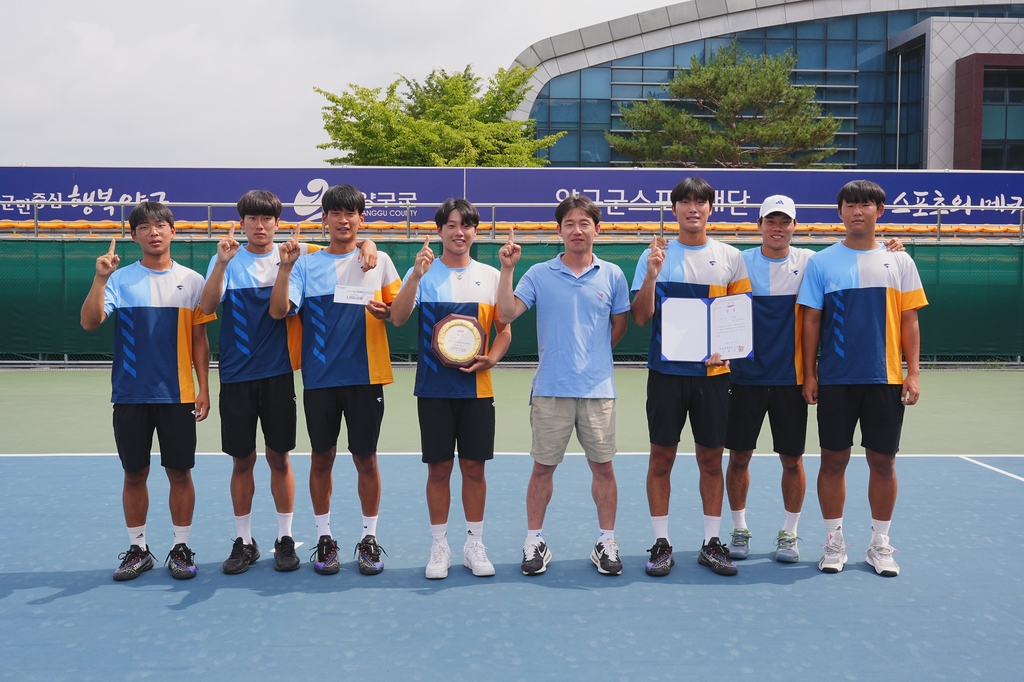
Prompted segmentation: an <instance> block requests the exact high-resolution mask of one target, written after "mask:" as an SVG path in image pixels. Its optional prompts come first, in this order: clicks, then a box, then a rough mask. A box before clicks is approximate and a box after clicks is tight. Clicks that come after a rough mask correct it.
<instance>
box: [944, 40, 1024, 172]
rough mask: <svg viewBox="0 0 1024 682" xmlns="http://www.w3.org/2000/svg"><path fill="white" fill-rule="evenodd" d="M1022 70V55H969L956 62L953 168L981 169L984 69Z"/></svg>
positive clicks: (1023, 63)
mask: <svg viewBox="0 0 1024 682" xmlns="http://www.w3.org/2000/svg"><path fill="white" fill-rule="evenodd" d="M1006 67H1020V68H1024V54H972V55H968V56H966V57H961V58H960V59H958V60H956V105H955V106H956V108H955V114H954V119H953V120H954V123H953V168H956V169H958V170H980V169H981V113H982V94H983V93H982V90H983V87H984V84H985V69H986V68H1006Z"/></svg>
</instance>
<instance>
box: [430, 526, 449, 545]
mask: <svg viewBox="0 0 1024 682" xmlns="http://www.w3.org/2000/svg"><path fill="white" fill-rule="evenodd" d="M447 536H448V524H447V523H438V524H436V525H435V524H433V523H432V524H430V537H432V538H433V539H434V542H437V541H438V540H444V539H445V538H446V537H447ZM445 542H447V540H445Z"/></svg>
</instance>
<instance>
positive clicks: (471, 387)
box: [391, 199, 512, 580]
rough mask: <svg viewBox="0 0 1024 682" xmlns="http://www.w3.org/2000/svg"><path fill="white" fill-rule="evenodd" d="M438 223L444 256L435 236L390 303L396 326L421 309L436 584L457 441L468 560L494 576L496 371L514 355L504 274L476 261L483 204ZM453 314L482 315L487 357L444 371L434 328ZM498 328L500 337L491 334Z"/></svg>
mask: <svg viewBox="0 0 1024 682" xmlns="http://www.w3.org/2000/svg"><path fill="white" fill-rule="evenodd" d="M434 222H435V223H436V224H437V235H438V237H440V238H441V244H442V246H443V248H444V251H443V252H442V254H441V257H440V258H435V257H434V252H433V251H432V250H431V249H430V238H429V237H428V238H427V239H426V240H425V241H424V242H423V248H422V249H420V252H419V253H418V254H417V255H416V262H415V264H414V265H413V266H412V267H411V268H409V271H408V272H407V273H406V275H405V281H404V283H403V284H402V290H401V291H400V292H399V294H398V296H397V297H396V298H395V301H394V303H392V304H391V321H392V322H393V323H394V324H395V326H396V327H397V326H401V325H403V324H405V322H406V321H407V320H408V319H409V316H410V315H411V314H412V311H413V308H416V307H418V308H419V310H420V314H419V331H418V337H419V343H418V345H417V350H418V353H419V359H418V361H417V364H416V388H415V391H414V392H415V394H416V404H417V408H418V411H419V421H420V447H421V449H422V451H423V462H424V463H425V464H426V465H427V510H428V511H429V512H430V535H431V537H432V543H431V548H430V561H429V562H428V563H427V569H426V576H427V578H430V579H432V580H437V579H440V578H446V577H448V569H449V568H450V567H451V557H452V552H451V549H450V548H449V547H448V538H447V535H448V509H449V507H450V506H451V486H450V481H451V476H452V469H453V468H454V467H453V465H454V462H455V447H456V444H458V450H459V470H460V471H461V472H462V507H463V509H464V511H465V513H466V544H465V546H464V547H463V551H462V555H463V561H462V563H463V565H464V566H465V567H466V568H468V569H470V570H471V571H472V572H473V575H476V576H491V575H494V566H493V564H491V562H490V560H489V559H488V558H487V552H486V550H485V548H484V545H483V532H484V504H485V502H486V499H487V480H486V479H485V478H484V465H485V463H486V462H487V461H488V460H490V459H493V458H494V389H493V388H492V386H491V372H490V370H491V368H492V367H494V365H496V364H497V363H498V361H499V360H501V358H502V357H503V356H504V355H505V351H507V350H508V346H509V344H510V343H511V342H512V330H511V329H510V328H509V326H508V325H504V324H501V323H500V322H497V321H496V320H495V319H494V309H495V305H496V304H497V296H498V279H499V277H500V276H501V275H500V273H499V272H498V270H497V269H495V268H493V267H491V266H489V265H484V264H483V263H480V262H478V261H476V260H473V258H472V257H471V256H470V249H471V247H472V246H473V240H474V238H475V237H476V229H477V226H478V225H479V224H480V214H479V212H478V211H477V210H476V207H475V206H473V204H471V203H469V202H468V201H466V200H465V199H448V200H447V201H446V202H444V204H442V205H441V207H440V208H439V209H437V213H436V215H435V216H434ZM452 314H455V315H464V316H467V317H472V318H475V319H476V320H477V321H478V322H479V323H480V326H481V327H483V329H484V332H485V337H484V338H483V339H481V341H482V347H481V349H480V353H478V354H477V355H476V357H474V358H472V359H471V360H470V361H469V362H471V364H469V365H468V366H464V367H448V366H445V365H444V364H443V363H442V362H441V360H440V359H439V358H438V357H437V354H436V353H434V349H433V343H432V340H433V331H434V326H435V325H436V324H437V323H439V322H441V321H442V320H443V319H445V318H446V317H447V316H448V315H452ZM492 323H493V325H494V333H495V335H492V333H491V326H492ZM491 339H493V342H491Z"/></svg>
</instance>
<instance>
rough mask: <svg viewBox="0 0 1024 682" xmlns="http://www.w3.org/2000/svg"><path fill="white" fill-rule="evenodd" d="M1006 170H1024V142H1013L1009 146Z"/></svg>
mask: <svg viewBox="0 0 1024 682" xmlns="http://www.w3.org/2000/svg"><path fill="white" fill-rule="evenodd" d="M1006 170H1016V171H1019V170H1024V144H1011V145H1008V146H1007V148H1006Z"/></svg>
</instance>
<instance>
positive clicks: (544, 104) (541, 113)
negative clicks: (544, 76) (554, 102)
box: [530, 99, 548, 125]
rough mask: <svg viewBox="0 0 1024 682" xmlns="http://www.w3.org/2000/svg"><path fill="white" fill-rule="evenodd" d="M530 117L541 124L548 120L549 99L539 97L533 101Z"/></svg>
mask: <svg viewBox="0 0 1024 682" xmlns="http://www.w3.org/2000/svg"><path fill="white" fill-rule="evenodd" d="M530 118H532V119H535V120H536V121H537V123H538V124H541V125H543V124H546V123H547V122H548V101H547V100H546V99H538V100H537V101H536V102H534V103H533V109H532V110H531V111H530Z"/></svg>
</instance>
